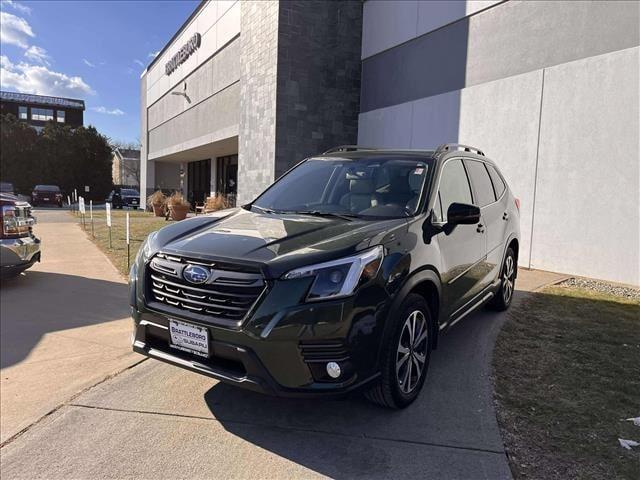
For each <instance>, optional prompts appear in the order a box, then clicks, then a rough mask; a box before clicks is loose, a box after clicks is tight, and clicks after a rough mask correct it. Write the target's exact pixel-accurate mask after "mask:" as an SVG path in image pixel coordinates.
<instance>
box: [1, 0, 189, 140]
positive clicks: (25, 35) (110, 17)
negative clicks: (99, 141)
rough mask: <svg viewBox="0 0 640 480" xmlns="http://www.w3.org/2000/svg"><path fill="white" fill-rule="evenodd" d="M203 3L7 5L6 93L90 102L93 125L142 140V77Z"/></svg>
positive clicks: (88, 119)
mask: <svg viewBox="0 0 640 480" xmlns="http://www.w3.org/2000/svg"><path fill="white" fill-rule="evenodd" d="M198 3H199V1H197V0H164V1H115V0H111V1H107V0H105V1H19V0H1V1H0V10H1V15H2V16H1V28H0V32H1V39H0V40H1V42H0V56H1V60H2V69H1V71H0V84H1V88H2V90H9V91H17V92H25V93H36V94H40V95H59V96H65V97H72V98H81V99H83V100H85V103H86V107H87V110H86V111H85V117H84V118H85V125H89V124H91V125H95V126H96V128H97V129H98V130H99V131H100V132H101V133H103V134H105V135H107V136H108V137H110V138H112V139H116V140H123V141H136V140H137V139H138V138H139V137H140V74H141V73H142V71H143V70H144V68H146V66H147V65H148V64H149V63H150V62H151V60H152V59H153V54H154V53H155V52H158V51H159V50H160V49H161V48H162V47H164V45H165V44H166V43H167V42H168V41H169V39H170V38H171V37H172V36H173V34H174V33H175V32H176V31H177V29H178V28H179V27H180V26H181V25H182V23H183V22H184V21H185V20H186V19H187V18H188V17H189V15H190V14H191V12H193V10H194V9H195V8H196V6H197V5H198Z"/></svg>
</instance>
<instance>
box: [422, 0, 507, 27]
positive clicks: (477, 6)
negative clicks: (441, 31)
mask: <svg viewBox="0 0 640 480" xmlns="http://www.w3.org/2000/svg"><path fill="white" fill-rule="evenodd" d="M500 1H501V0H467V1H464V0H462V1H453V2H452V1H451V0H429V1H427V2H419V3H418V28H417V32H416V33H417V35H422V34H425V33H427V32H430V31H432V30H435V29H436V28H440V27H442V26H443V25H447V24H448V23H451V22H454V21H456V20H459V19H461V18H463V17H467V16H469V15H473V14H474V13H476V12H478V11H480V10H483V9H485V8H487V7H490V6H492V5H495V4H496V3H499V2H500Z"/></svg>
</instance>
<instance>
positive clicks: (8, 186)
mask: <svg viewBox="0 0 640 480" xmlns="http://www.w3.org/2000/svg"><path fill="white" fill-rule="evenodd" d="M0 193H7V194H9V195H14V194H15V188H14V187H13V183H10V182H0Z"/></svg>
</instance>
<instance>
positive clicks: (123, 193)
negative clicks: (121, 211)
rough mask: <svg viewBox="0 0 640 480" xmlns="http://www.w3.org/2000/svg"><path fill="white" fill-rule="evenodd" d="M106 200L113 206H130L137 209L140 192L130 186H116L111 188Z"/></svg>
mask: <svg viewBox="0 0 640 480" xmlns="http://www.w3.org/2000/svg"><path fill="white" fill-rule="evenodd" d="M107 202H109V203H110V204H111V206H112V207H113V208H122V207H130V208H133V209H135V210H137V209H138V207H139V206H140V192H139V191H138V190H134V189H132V188H120V187H116V188H114V189H113V190H111V193H110V194H109V196H108V197H107Z"/></svg>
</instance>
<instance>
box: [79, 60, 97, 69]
mask: <svg viewBox="0 0 640 480" xmlns="http://www.w3.org/2000/svg"><path fill="white" fill-rule="evenodd" d="M82 62H83V63H84V64H85V65H86V66H87V67H91V68H95V64H94V63H91V62H90V61H89V60H87V59H86V58H83V59H82Z"/></svg>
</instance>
